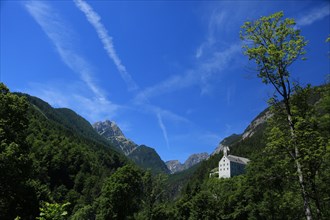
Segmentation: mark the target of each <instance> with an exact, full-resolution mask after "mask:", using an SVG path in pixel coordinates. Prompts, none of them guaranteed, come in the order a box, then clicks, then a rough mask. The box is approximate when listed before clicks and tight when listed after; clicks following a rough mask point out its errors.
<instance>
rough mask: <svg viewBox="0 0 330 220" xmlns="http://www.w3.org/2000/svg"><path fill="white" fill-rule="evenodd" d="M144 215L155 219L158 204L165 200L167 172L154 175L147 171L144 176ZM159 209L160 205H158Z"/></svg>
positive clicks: (145, 217) (146, 217) (150, 219)
mask: <svg viewBox="0 0 330 220" xmlns="http://www.w3.org/2000/svg"><path fill="white" fill-rule="evenodd" d="M142 179H143V195H144V196H143V198H142V204H143V209H144V210H143V213H142V214H143V216H144V219H149V220H152V219H155V218H154V215H155V211H156V210H155V208H156V205H158V204H159V203H161V202H163V199H164V195H165V191H166V186H165V182H166V180H167V176H166V175H165V174H158V175H156V176H152V174H151V172H150V171H147V172H146V173H145V174H144V176H143V178H142ZM157 209H158V210H159V207H157Z"/></svg>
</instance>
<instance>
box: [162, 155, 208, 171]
mask: <svg viewBox="0 0 330 220" xmlns="http://www.w3.org/2000/svg"><path fill="white" fill-rule="evenodd" d="M208 158H209V154H208V153H199V154H192V155H191V156H190V157H189V158H188V159H187V160H186V161H185V162H184V164H182V163H180V161H178V160H170V161H167V162H166V166H167V168H168V169H169V170H170V171H171V173H177V172H180V171H183V170H186V169H189V168H190V167H192V166H194V165H196V164H198V163H200V162H202V161H203V160H207V159H208Z"/></svg>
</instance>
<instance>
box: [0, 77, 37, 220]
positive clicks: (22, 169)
mask: <svg viewBox="0 0 330 220" xmlns="http://www.w3.org/2000/svg"><path fill="white" fill-rule="evenodd" d="M27 113H28V103H27V101H26V99H25V98H24V97H19V96H18V95H16V94H12V93H11V92H10V91H9V89H8V88H7V87H6V86H5V85H4V84H3V83H0V171H1V174H0V218H1V219H14V218H15V217H16V216H20V217H23V218H28V217H29V216H31V215H33V213H34V212H37V210H36V209H35V208H36V207H37V206H38V205H35V198H34V193H33V190H32V189H31V188H30V187H29V184H28V180H29V178H30V174H31V169H30V168H31V166H30V165H31V161H30V160H29V145H28V144H27V143H26V136H27V132H26V131H27V126H28V118H27Z"/></svg>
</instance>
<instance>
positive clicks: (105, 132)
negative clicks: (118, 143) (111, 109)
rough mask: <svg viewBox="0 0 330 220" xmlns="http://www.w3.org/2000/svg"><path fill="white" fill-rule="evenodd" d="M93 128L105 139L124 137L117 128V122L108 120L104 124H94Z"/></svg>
mask: <svg viewBox="0 0 330 220" xmlns="http://www.w3.org/2000/svg"><path fill="white" fill-rule="evenodd" d="M93 128H94V129H95V130H96V131H97V132H98V133H99V134H100V135H101V136H103V137H105V138H108V137H116V136H124V134H123V132H122V131H121V130H120V128H119V127H118V126H117V124H116V123H115V122H112V121H109V120H106V121H104V122H96V123H95V124H93Z"/></svg>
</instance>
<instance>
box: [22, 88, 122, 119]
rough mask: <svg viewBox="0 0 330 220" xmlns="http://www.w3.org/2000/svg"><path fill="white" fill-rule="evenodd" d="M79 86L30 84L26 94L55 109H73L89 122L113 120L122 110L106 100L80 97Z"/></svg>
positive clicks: (80, 90)
mask: <svg viewBox="0 0 330 220" xmlns="http://www.w3.org/2000/svg"><path fill="white" fill-rule="evenodd" d="M79 84H81V83H75V82H70V84H69V85H66V84H65V83H63V82H50V83H42V84H40V83H30V88H29V89H28V90H27V92H28V93H29V94H30V95H34V96H37V97H39V98H41V99H42V100H45V101H47V102H48V103H49V104H50V105H52V106H53V107H55V108H58V107H60V108H62V107H68V108H70V109H73V110H75V111H77V113H78V114H80V115H81V116H83V117H84V118H86V119H87V120H89V121H90V122H95V121H99V120H104V119H108V118H114V117H116V116H117V112H118V110H119V109H123V107H122V106H119V105H116V104H113V103H111V102H110V101H108V100H106V99H99V98H97V97H95V96H91V97H89V96H84V95H82V94H83V93H84V92H83V91H82V90H83V87H81V85H79ZM68 94H70V95H68Z"/></svg>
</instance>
